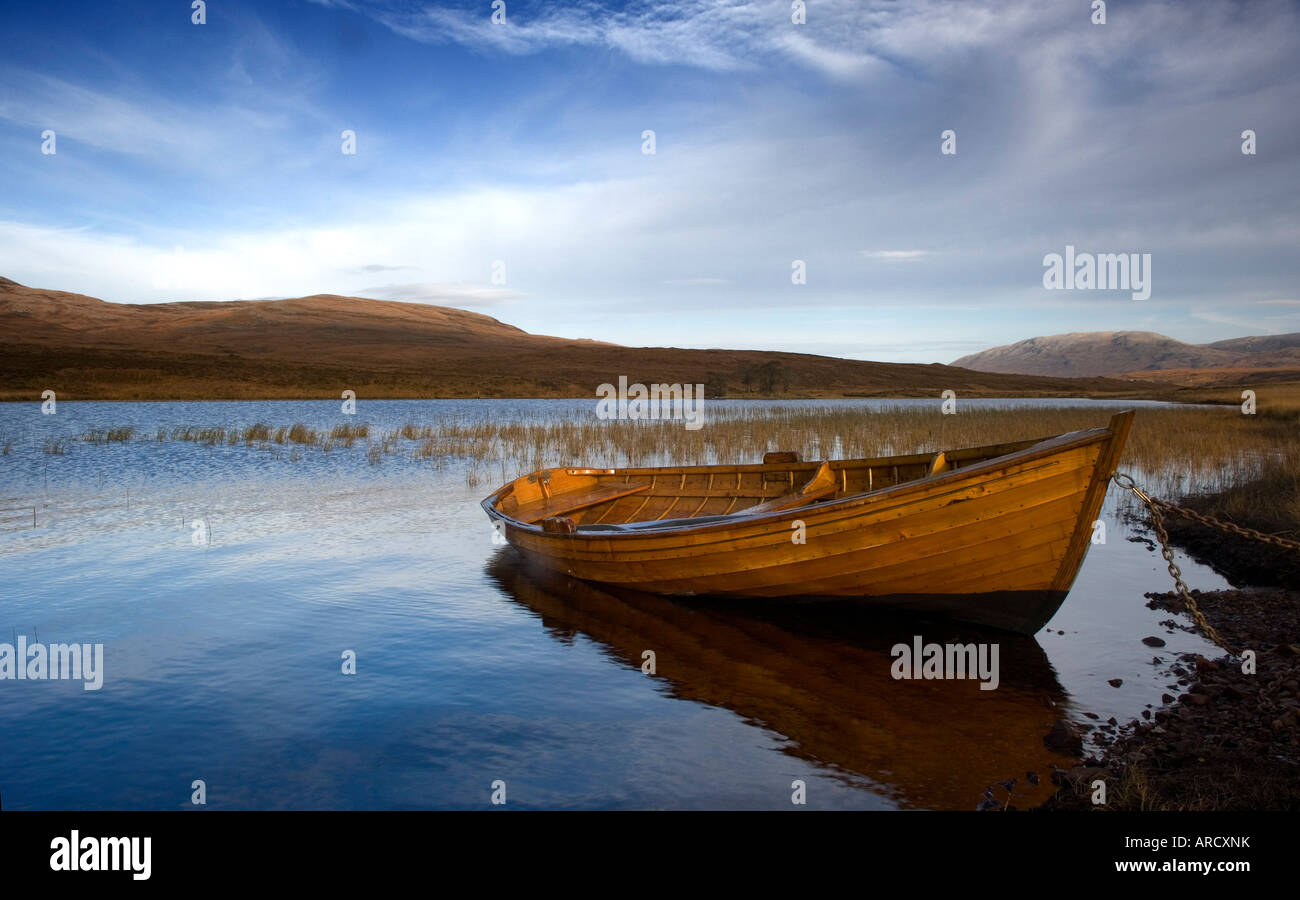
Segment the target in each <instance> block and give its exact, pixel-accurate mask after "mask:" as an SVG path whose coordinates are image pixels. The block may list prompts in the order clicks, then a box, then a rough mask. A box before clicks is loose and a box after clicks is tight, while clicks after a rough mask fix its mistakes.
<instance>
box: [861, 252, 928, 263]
mask: <svg viewBox="0 0 1300 900" xmlns="http://www.w3.org/2000/svg"><path fill="white" fill-rule="evenodd" d="M858 253H859V255H861V256H863V257H865V258H867V259H879V260H884V261H885V262H913V261H915V260H918V259H922V258H923V257H926V256H928V255H929V254H930V251H929V250H859V251H858Z"/></svg>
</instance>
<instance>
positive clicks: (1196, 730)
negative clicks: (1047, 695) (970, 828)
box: [1039, 588, 1300, 812]
mask: <svg viewBox="0 0 1300 900" xmlns="http://www.w3.org/2000/svg"><path fill="white" fill-rule="evenodd" d="M1192 595H1193V598H1194V599H1195V600H1196V603H1197V605H1198V606H1199V607H1200V609H1201V611H1202V612H1203V613H1204V614H1205V616H1206V619H1207V620H1208V621H1209V622H1210V624H1211V625H1213V626H1214V628H1215V629H1216V630H1218V631H1219V633H1220V635H1221V636H1222V637H1223V639H1224V640H1225V641H1226V642H1227V643H1228V644H1230V645H1232V646H1233V647H1234V648H1236V649H1238V650H1239V651H1240V652H1241V653H1242V658H1240V659H1238V658H1234V657H1230V656H1228V655H1227V654H1226V653H1225V654H1222V655H1221V656H1219V657H1218V658H1215V659H1208V658H1206V657H1203V656H1199V655H1190V654H1185V655H1183V656H1181V657H1179V658H1178V660H1177V661H1176V662H1175V663H1174V664H1173V665H1172V666H1171V667H1170V668H1169V674H1170V677H1171V679H1173V680H1175V681H1176V683H1177V685H1178V687H1179V688H1180V689H1181V692H1180V693H1179V694H1178V695H1177V697H1175V696H1174V695H1173V694H1165V695H1164V697H1163V700H1164V706H1162V707H1161V708H1160V709H1157V710H1154V711H1144V712H1143V716H1144V718H1143V719H1135V720H1133V721H1131V722H1129V723H1127V724H1121V723H1118V722H1115V721H1114V720H1113V719H1112V720H1111V721H1109V722H1106V723H1102V724H1099V725H1097V726H1096V728H1097V734H1096V735H1095V737H1094V741H1093V743H1094V744H1096V745H1099V749H1095V750H1093V752H1092V753H1091V755H1089V756H1087V757H1086V758H1083V759H1081V760H1080V761H1079V764H1078V765H1076V766H1075V767H1074V768H1072V769H1069V770H1064V769H1061V770H1057V771H1055V772H1053V773H1052V780H1053V781H1054V782H1055V783H1056V784H1058V785H1059V786H1060V787H1059V790H1058V791H1057V792H1056V793H1055V794H1054V795H1053V796H1052V797H1051V798H1050V799H1049V800H1048V801H1047V802H1046V803H1045V804H1043V806H1041V807H1039V808H1040V809H1049V810H1080V811H1082V810H1089V811H1091V810H1246V811H1253V810H1281V811H1291V812H1294V811H1297V810H1300V591H1297V590H1295V589H1291V588H1251V589H1244V590H1225V591H1214V592H1200V591H1193V592H1192ZM1147 597H1148V598H1149V600H1148V606H1150V607H1151V608H1153V609H1161V610H1169V611H1170V612H1172V613H1175V614H1180V613H1183V612H1184V611H1185V610H1184V605H1183V601H1182V599H1181V598H1180V597H1179V596H1178V595H1177V594H1175V593H1167V594H1148V595H1147ZM1178 621H1179V622H1180V623H1186V622H1187V621H1188V620H1187V619H1186V618H1185V617H1182V616H1180V617H1179V619H1178ZM1179 627H1184V628H1189V629H1190V628H1192V627H1193V626H1190V625H1186V624H1181V625H1180V626H1179ZM1250 652H1253V654H1254V657H1253V660H1252V659H1251V657H1250ZM1252 662H1253V666H1252V665H1251V663H1252ZM1147 716H1149V718H1146V717H1147ZM1045 740H1046V742H1047V743H1048V745H1049V746H1053V747H1054V748H1058V749H1071V750H1076V751H1078V752H1080V753H1082V752H1083V750H1082V747H1083V743H1082V734H1081V729H1079V728H1078V726H1077V725H1073V724H1071V723H1069V722H1066V721H1064V720H1062V722H1059V723H1057V727H1056V728H1055V729H1054V730H1053V732H1052V733H1051V734H1050V735H1048V736H1047V737H1046V738H1045ZM1099 780H1100V781H1102V782H1104V783H1105V803H1104V804H1099V803H1095V802H1094V796H1096V794H1097V791H1096V787H1095V785H1096V782H1098V781H1099Z"/></svg>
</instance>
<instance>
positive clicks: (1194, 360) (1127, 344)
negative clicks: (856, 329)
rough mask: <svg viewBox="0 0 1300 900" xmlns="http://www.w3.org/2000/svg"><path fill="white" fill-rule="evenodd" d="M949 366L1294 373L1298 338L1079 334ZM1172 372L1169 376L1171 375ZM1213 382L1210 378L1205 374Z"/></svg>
mask: <svg viewBox="0 0 1300 900" xmlns="http://www.w3.org/2000/svg"><path fill="white" fill-rule="evenodd" d="M953 365H954V366H961V367H963V368H967V369H974V370H975V371H978V372H996V373H1002V374H1020V375H1044V376H1052V377H1061V378H1079V377H1101V376H1125V377H1136V378H1145V377H1147V373H1155V374H1154V375H1153V376H1152V377H1156V378H1159V377H1161V376H1162V375H1164V376H1167V377H1168V378H1169V380H1179V381H1182V380H1183V379H1184V378H1185V377H1186V375H1187V373H1188V372H1189V371H1195V370H1206V369H1214V370H1217V369H1232V370H1235V372H1236V373H1237V374H1238V375H1239V374H1240V373H1241V372H1244V371H1255V370H1261V369H1279V370H1282V369H1300V334H1286V335H1269V336H1264V337H1245V338H1233V339H1231V340H1226V341H1218V342H1216V343H1213V344H1186V343H1183V342H1182V341H1177V340H1174V339H1173V338H1171V337H1166V336H1165V335H1163V334H1156V333H1155V332H1152V331H1084V332H1074V333H1071V334H1054V335H1049V336H1047V337H1035V338H1029V339H1028V340H1024V341H1018V342H1016V343H1014V344H1007V345H1006V346H1002V347H994V348H993V349H991V350H983V351H981V352H979V353H972V354H970V355H969V356H963V357H962V358H961V359H958V360H955V361H954V362H953ZM1175 372H1177V373H1178V374H1177V375H1175V374H1174V373H1175ZM1209 378H1210V380H1213V376H1212V375H1211V376H1209Z"/></svg>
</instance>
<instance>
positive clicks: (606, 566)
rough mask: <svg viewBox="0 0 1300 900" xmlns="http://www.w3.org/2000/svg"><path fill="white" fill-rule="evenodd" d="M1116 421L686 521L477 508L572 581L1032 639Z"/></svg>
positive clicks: (1081, 537) (1100, 490)
mask: <svg viewBox="0 0 1300 900" xmlns="http://www.w3.org/2000/svg"><path fill="white" fill-rule="evenodd" d="M1130 421H1131V413H1128V414H1121V415H1120V416H1116V417H1115V419H1114V420H1112V423H1111V426H1110V427H1109V428H1105V429H1095V430H1093V431H1089V432H1080V433H1077V434H1075V435H1064V436H1061V437H1059V438H1055V439H1051V440H1048V441H1043V442H1039V443H1037V444H1034V445H1032V446H1030V447H1027V448H1025V449H1023V450H1020V451H1017V452H1013V453H1010V454H1007V455H1004V456H999V457H995V458H993V459H990V460H987V461H983V462H980V463H978V464H975V465H971V466H969V467H966V468H962V469H958V470H955V471H949V472H946V473H940V474H935V475H931V476H928V477H924V478H919V479H915V480H911V481H906V482H903V483H900V484H896V485H892V486H890V487H888V488H885V489H882V490H877V491H870V492H866V493H860V494H856V495H853V496H848V497H842V498H838V499H832V500H829V501H826V502H820V503H816V504H813V505H809V506H805V507H801V508H795V509H789V510H784V511H780V512H773V513H767V514H762V515H756V516H746V515H744V514H743V513H742V514H738V515H729V516H711V517H707V518H706V519H703V520H701V524H698V525H695V524H692V521H691V520H689V519H686V520H675V521H676V523H677V524H676V525H675V526H671V527H669V526H665V527H657V526H656V525H655V524H654V523H645V524H642V525H639V526H632V527H627V526H623V527H620V526H612V527H608V528H606V529H604V530H602V527H601V526H599V525H597V526H594V528H589V529H584V528H577V529H576V530H575V531H573V532H572V533H563V534H556V533H549V532H547V531H546V530H545V529H543V528H542V527H539V526H537V525H535V524H528V523H523V522H519V521H516V520H513V519H511V518H510V517H508V516H506V515H504V514H503V513H502V512H501V511H500V510H499V509H497V508H496V507H495V506H492V505H490V503H489V501H491V500H492V498H489V499H488V501H485V503H484V506H485V508H488V512H489V515H492V516H493V517H494V518H498V519H499V520H500V521H501V523H502V525H503V528H504V531H505V534H506V537H507V539H508V540H509V541H510V543H511V544H513V545H514V546H515V547H516V548H518V549H519V551H520V552H522V553H523V554H524V555H525V556H526V557H528V558H529V559H530V560H531V561H533V562H535V563H537V564H540V565H542V566H545V567H546V568H548V569H551V570H554V571H558V572H562V573H564V574H566V575H569V576H572V577H575V578H580V579H583V580H586V581H593V582H599V583H603V584H609V585H615V586H625V587H630V588H635V589H637V590H643V591H649V592H652V593H658V594H667V595H678V596H681V595H694V596H698V597H730V598H739V597H743V598H752V599H755V600H778V599H779V600H783V601H810V600H817V599H835V600H845V599H850V598H851V599H853V600H855V601H858V602H861V603H865V604H871V605H879V606H883V607H890V608H894V609H905V610H913V611H917V612H923V613H932V614H939V615H944V616H948V617H953V618H957V619H962V620H966V621H972V622H977V623H980V624H983V625H990V626H993V627H997V628H1003V629H1007V630H1012V631H1018V632H1024V633H1033V632H1035V631H1037V630H1039V629H1040V628H1042V626H1043V625H1045V624H1046V622H1047V621H1048V620H1049V619H1051V617H1052V616H1053V615H1054V614H1055V612H1056V611H1057V609H1058V608H1059V607H1060V605H1061V603H1062V602H1063V601H1064V599H1065V597H1066V594H1067V593H1068V591H1069V589H1070V586H1071V585H1072V584H1073V582H1074V579H1075V576H1076V575H1077V573H1078V570H1079V567H1080V565H1081V564H1082V561H1083V558H1084V554H1085V553H1086V552H1087V548H1088V546H1089V544H1090V543H1091V541H1090V538H1091V535H1092V523H1093V521H1094V520H1095V519H1096V517H1097V515H1098V514H1099V512H1100V507H1101V502H1102V500H1103V499H1104V496H1105V490H1106V484H1107V482H1108V480H1109V478H1110V475H1111V473H1112V472H1113V471H1114V467H1115V464H1116V463H1117V461H1118V456H1119V452H1120V450H1121V449H1122V446H1123V442H1124V439H1125V437H1126V435H1127V430H1128V426H1129V423H1130ZM846 464H847V463H846ZM689 471H690V470H689V469H679V470H674V472H682V473H685V472H689ZM631 479H632V476H631V475H629V476H628V481H629V482H631ZM682 481H683V483H685V481H686V476H685V475H683V476H682ZM719 520H721V521H719Z"/></svg>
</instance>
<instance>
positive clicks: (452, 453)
mask: <svg viewBox="0 0 1300 900" xmlns="http://www.w3.org/2000/svg"><path fill="white" fill-rule="evenodd" d="M1280 399H1281V398H1280V397H1270V398H1268V402H1264V397H1263V396H1261V402H1260V405H1259V412H1258V414H1256V415H1251V416H1247V415H1242V414H1241V412H1240V410H1239V408H1238V407H1237V406H1236V405H1233V406H1227V405H1223V406H1215V407H1194V406H1165V407H1156V408H1143V409H1141V410H1140V411H1139V413H1138V416H1137V419H1136V422H1135V423H1134V428H1133V432H1132V435H1131V437H1130V439H1129V443H1128V446H1127V448H1126V450H1125V454H1124V460H1123V463H1122V467H1123V468H1124V469H1126V470H1132V471H1134V472H1135V474H1139V475H1140V476H1141V477H1142V478H1143V479H1144V480H1145V481H1146V483H1147V484H1148V485H1149V486H1150V487H1151V488H1152V489H1153V490H1154V491H1157V492H1158V493H1160V494H1161V495H1164V496H1171V497H1185V496H1189V495H1210V494H1212V493H1214V492H1217V491H1220V490H1222V489H1223V488H1236V489H1237V491H1236V492H1235V493H1234V494H1233V495H1232V497H1231V500H1230V502H1231V504H1233V506H1232V507H1231V509H1230V511H1231V512H1232V513H1233V517H1234V519H1235V520H1236V521H1250V520H1255V519H1258V516H1259V513H1260V511H1261V510H1270V511H1271V512H1272V514H1274V515H1275V516H1276V517H1278V519H1279V521H1285V522H1290V523H1296V522H1300V488H1298V487H1297V484H1298V481H1300V451H1298V450H1297V448H1296V441H1295V440H1294V437H1295V435H1296V433H1297V432H1298V431H1300V428H1298V426H1300V407H1297V409H1295V410H1293V409H1290V408H1289V407H1286V406H1285V405H1284V404H1283V403H1281V402H1280ZM1109 418H1110V411H1109V410H1105V409H1098V408H1095V407H1091V408H1090V407H1012V408H1000V409H973V408H970V407H967V408H964V409H963V408H961V407H960V406H959V410H958V412H957V414H955V415H942V414H940V412H939V409H938V404H937V403H935V404H933V405H927V406H924V407H922V406H892V407H885V408H882V409H881V410H879V411H867V410H863V409H860V408H859V409H848V408H823V407H813V408H800V407H795V406H790V407H778V408H774V407H771V406H766V405H753V406H749V405H746V406H741V407H731V408H727V409H724V410H712V409H706V416H705V424H704V427H702V428H700V429H698V430H694V431H692V430H690V429H687V428H686V427H685V423H684V422H683V421H681V420H671V419H669V420H652V421H646V420H641V421H635V420H634V421H626V420H615V421H601V420H597V419H594V418H584V419H581V420H562V419H557V420H551V421H531V420H522V419H500V420H494V421H478V422H472V421H471V422H466V421H462V420H439V421H432V422H407V423H405V424H403V425H402V426H400V427H398V428H394V429H389V430H384V431H381V430H379V429H376V428H375V427H374V426H373V425H370V424H368V423H360V424H355V425H353V424H347V425H337V426H333V427H331V428H326V429H316V428H312V427H310V426H307V425H305V424H302V423H296V424H293V425H290V426H279V427H272V426H270V425H265V424H256V425H251V426H247V427H245V428H242V429H241V428H221V427H195V426H191V427H178V428H173V429H172V430H171V431H170V432H167V431H165V430H163V429H159V430H158V431H157V433H156V435H155V437H154V440H158V441H162V440H172V441H188V442H193V443H196V444H202V445H206V446H218V445H223V444H224V445H230V446H233V445H235V444H237V443H243V444H244V445H245V446H248V447H255V448H258V449H262V450H269V449H272V448H273V446H274V445H280V446H285V445H288V446H290V447H297V448H301V449H302V450H310V449H316V450H320V451H322V452H329V451H331V450H333V449H335V448H338V447H342V448H348V449H350V448H353V447H354V446H355V445H361V447H362V448H363V450H364V453H365V455H366V459H367V460H368V461H369V462H370V464H371V465H378V464H379V463H381V462H382V461H383V460H384V459H385V458H388V457H390V456H395V455H399V454H400V455H403V456H405V457H406V458H408V459H411V460H416V461H427V462H431V463H433V464H435V465H437V466H439V467H441V466H442V465H443V464H444V463H445V462H447V461H452V460H461V461H469V462H471V463H472V466H471V470H472V475H467V476H466V477H467V480H468V481H470V482H472V484H471V486H476V485H477V484H478V483H479V482H480V481H491V480H493V476H492V474H490V473H493V472H498V473H499V477H500V479H501V480H502V481H504V480H506V479H507V478H510V477H513V476H514V475H518V474H522V473H524V472H527V471H532V470H534V469H538V468H542V467H545V466H557V465H572V464H576V463H583V464H590V465H600V466H629V465H661V464H672V463H677V464H707V463H719V462H721V463H726V462H756V461H758V460H760V459H762V456H763V454H764V453H765V452H767V451H769V450H796V451H798V452H800V453H801V454H802V455H803V457H804V458H805V459H821V458H833V457H848V458H852V457H870V456H887V455H891V454H901V453H930V452H935V451H938V450H941V449H950V448H955V447H967V446H977V445H980V444H991V443H999V442H1003V441H1014V440H1022V439H1027V438H1037V437H1047V436H1050V435H1054V434H1061V433H1064V432H1069V431H1077V430H1081V429H1086V428H1095V427H1098V426H1101V425H1104V424H1105V423H1106V422H1107V421H1108V419H1109ZM133 435H134V432H133V431H132V429H130V428H118V429H112V430H111V431H100V430H95V431H91V432H87V433H85V434H83V435H81V436H80V437H79V438H77V440H78V441H84V442H86V443H90V444H104V443H109V442H112V441H126V440H130V439H132V436H133ZM138 439H139V440H144V439H145V438H144V436H140V437H139V438H138ZM66 449H67V446H66V444H65V443H62V442H57V441H52V442H47V445H46V449H45V452H46V453H62V452H65V451H66ZM301 458H303V457H302V455H301V453H292V454H290V455H289V459H291V460H292V459H301ZM1225 502H1229V501H1225Z"/></svg>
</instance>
